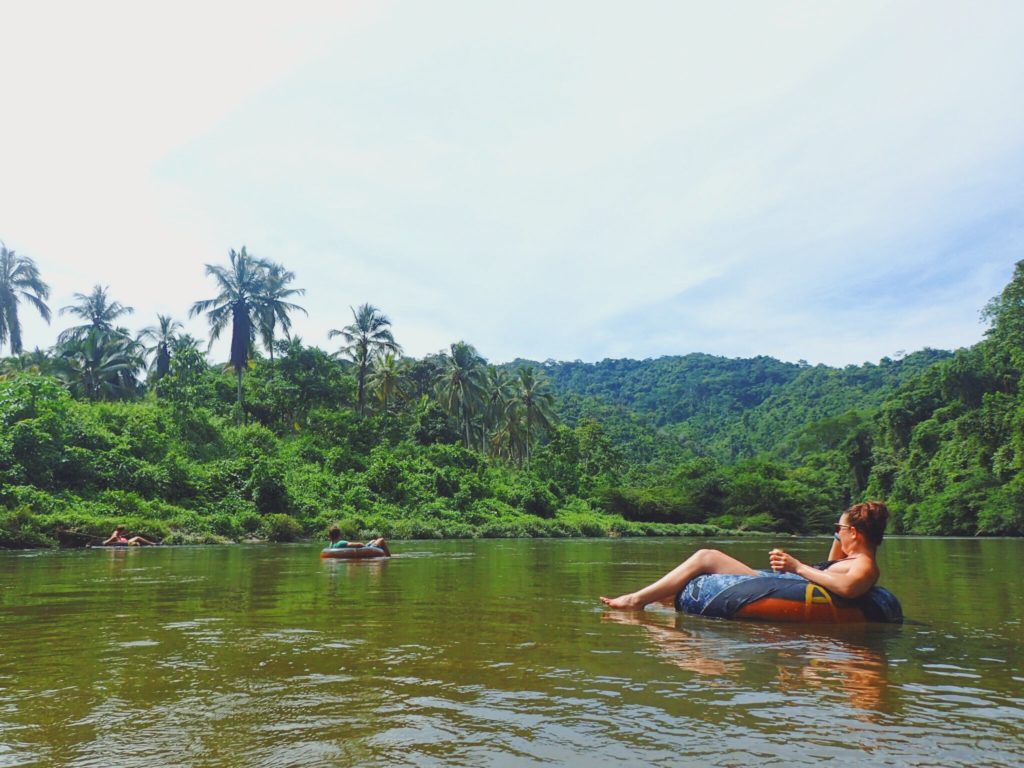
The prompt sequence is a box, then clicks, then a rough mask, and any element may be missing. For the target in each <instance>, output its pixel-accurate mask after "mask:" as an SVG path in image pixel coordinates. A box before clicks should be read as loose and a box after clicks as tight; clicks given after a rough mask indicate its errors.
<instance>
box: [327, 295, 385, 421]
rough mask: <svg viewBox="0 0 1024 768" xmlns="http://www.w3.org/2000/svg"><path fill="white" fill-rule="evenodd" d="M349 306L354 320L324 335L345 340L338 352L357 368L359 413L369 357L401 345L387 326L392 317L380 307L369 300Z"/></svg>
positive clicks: (368, 367) (361, 410)
mask: <svg viewBox="0 0 1024 768" xmlns="http://www.w3.org/2000/svg"><path fill="white" fill-rule="evenodd" d="M350 309H352V317H353V319H354V320H355V322H354V323H352V324H351V325H346V326H345V327H344V328H342V329H341V330H340V331H338V330H335V329H333V328H332V329H331V330H330V331H328V332H327V338H329V339H333V338H334V337H335V336H341V337H342V338H343V339H345V341H346V342H347V343H346V345H345V346H344V347H342V348H341V349H339V350H338V354H341V355H348V356H349V357H350V358H351V359H352V361H353V362H355V364H356V368H357V372H358V388H357V390H356V403H357V409H358V411H359V413H362V412H363V400H364V398H365V393H366V374H367V372H368V371H369V369H370V362H371V360H372V358H374V357H378V356H381V355H384V354H386V353H388V352H391V353H392V354H395V355H400V354H401V353H402V348H401V347H400V346H399V345H398V344H397V342H395V337H394V336H392V335H391V331H390V329H389V326H390V325H391V321H390V320H388V318H387V316H386V315H384V314H383V313H382V312H381V311H380V310H379V309H377V308H376V307H375V306H373V305H372V304H361V305H360V306H359V309H354V308H352V307H350Z"/></svg>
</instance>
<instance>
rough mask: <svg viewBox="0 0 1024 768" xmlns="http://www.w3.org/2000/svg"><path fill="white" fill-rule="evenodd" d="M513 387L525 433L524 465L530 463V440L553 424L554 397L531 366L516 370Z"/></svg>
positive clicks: (542, 378)
mask: <svg viewBox="0 0 1024 768" xmlns="http://www.w3.org/2000/svg"><path fill="white" fill-rule="evenodd" d="M517 373H518V379H517V381H516V387H515V392H516V394H515V402H516V405H517V407H518V408H519V410H520V412H521V415H522V419H523V426H524V428H525V433H526V463H527V465H529V463H530V440H531V438H533V437H534V436H536V435H537V434H539V433H540V432H541V431H543V430H547V429H550V428H551V426H552V424H554V423H555V420H556V417H555V412H554V407H555V396H554V395H553V394H552V393H551V388H550V387H549V386H548V383H547V381H546V380H545V379H544V377H543V374H541V375H538V373H537V371H536V369H534V368H533V366H530V365H527V366H523V367H522V368H520V369H519V370H518V372H517Z"/></svg>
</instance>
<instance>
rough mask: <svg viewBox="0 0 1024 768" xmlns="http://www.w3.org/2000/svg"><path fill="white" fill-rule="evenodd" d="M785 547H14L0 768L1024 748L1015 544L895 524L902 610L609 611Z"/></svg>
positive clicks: (813, 756) (852, 756)
mask: <svg viewBox="0 0 1024 768" xmlns="http://www.w3.org/2000/svg"><path fill="white" fill-rule="evenodd" d="M775 543H776V542H768V541H762V540H751V539H736V540H727V539H710V540H696V539H663V540H557V541H551V540H540V541H534V540H514V541H513V540H508V541H449V542H420V541H417V542H399V543H397V544H396V545H394V550H395V552H396V553H397V556H396V557H395V558H393V559H392V560H390V561H362V562H346V561H336V560H334V561H331V560H320V559H319V557H318V556H317V554H318V547H317V546H316V545H306V546H292V545H276V546H272V545H266V546H262V545H252V546H245V545H239V546H231V547H196V548H187V547H183V548H170V547H168V548H153V549H149V548H146V549H130V550H127V551H125V550H121V551H112V550H92V551H88V550H86V551H65V552H5V553H0V766H15V765H44V766H45V765H62V766H64V765H66V766H112V765H113V766H136V765H137V766H154V765H177V766H242V765H244V766H289V765H303V766H310V765H313V766H317V765H322V766H335V765H338V766H341V765H344V766H350V765H416V766H419V765H466V766H489V765H493V766H504V765H531V764H537V763H546V764H555V765H569V764H581V763H587V764H590V765H614V764H622V763H627V762H629V763H638V764H647V765H671V766H677V765H716V766H717V765H721V766H740V765H744V766H746V765H759V766H772V765H780V766H781V765H786V766H792V765H820V763H821V762H822V761H823V760H829V759H832V758H838V759H841V760H843V761H845V762H847V763H849V764H865V765H921V766H961V765H963V766H998V765H1006V766H1019V765H1021V764H1024V668H1022V663H1021V661H1022V652H1021V648H1022V640H1024V626H1022V621H1024V598H1022V585H1024V541H1021V540H966V539H965V540H954V539H932V540H926V539H898V538H894V539H891V540H887V541H886V543H885V545H884V546H883V547H882V549H881V551H880V564H881V567H882V571H883V576H882V581H881V583H882V584H883V585H884V586H887V587H888V588H889V589H891V590H892V591H893V592H895V593H896V594H897V595H898V596H899V597H900V598H901V600H902V602H903V608H904V612H905V614H906V616H907V619H908V621H907V623H906V624H904V625H903V626H899V627H896V626H871V627H840V628H828V627H822V626H803V627H794V626H781V625H771V624H757V623H747V622H728V621H720V620H714V619H703V618H698V617H691V616H677V615H676V614H675V613H674V612H672V611H670V610H668V609H665V608H654V607H649V608H648V610H647V611H645V612H643V613H633V614H629V613H621V612H610V611H606V610H604V609H603V607H602V606H601V605H600V604H599V603H598V601H597V596H598V595H600V594H618V593H620V592H623V591H627V590H632V589H635V588H637V587H638V586H641V585H642V584H644V583H646V582H648V581H650V580H652V579H653V578H655V577H656V576H659V575H661V573H662V572H663V571H665V570H667V569H668V568H669V567H671V566H674V565H675V564H676V563H677V562H678V561H679V560H680V559H682V557H683V556H685V555H686V554H688V552H689V551H691V550H692V549H694V548H695V547H700V546H713V547H717V548H721V549H725V550H726V551H728V552H730V553H732V554H734V555H736V556H738V557H740V558H741V559H744V560H746V561H747V562H749V563H751V564H753V565H755V566H757V567H764V566H765V564H766V560H767V550H768V549H769V548H770V547H771V546H772V545H773V544H775ZM782 543H783V546H784V547H785V548H786V549H787V550H788V551H790V552H792V553H793V554H794V555H796V556H797V557H800V558H801V559H805V560H808V561H814V560H819V559H823V558H824V556H825V553H826V551H827V549H828V541H827V540H826V539H794V540H787V541H785V542H782Z"/></svg>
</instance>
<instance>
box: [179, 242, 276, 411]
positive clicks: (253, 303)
mask: <svg viewBox="0 0 1024 768" xmlns="http://www.w3.org/2000/svg"><path fill="white" fill-rule="evenodd" d="M228 259H229V261H230V265H229V266H228V267H227V268H225V267H222V266H219V265H217V264H207V265H206V274H207V275H208V276H210V277H212V278H213V279H214V281H215V282H216V283H217V288H218V290H219V291H220V292H219V293H218V294H217V295H216V296H215V297H214V298H212V299H206V300H204V301H197V302H196V303H195V304H193V305H192V308H191V309H190V310H189V312H188V315H189V317H195V316H196V315H200V314H202V313H203V312H205V313H206V317H207V319H208V320H209V323H210V344H209V346H213V343H214V342H215V341H216V340H217V339H219V338H220V334H221V333H222V332H223V330H224V329H225V328H227V327H228V324H229V323H230V324H231V357H230V359H229V364H230V365H231V367H232V368H234V369H235V376H236V378H237V382H238V405H239V407H241V405H242V371H244V370H245V369H246V367H247V366H248V364H249V350H250V348H251V346H252V343H253V341H254V340H255V338H256V327H257V323H258V316H259V310H260V307H261V303H260V296H261V295H262V293H263V288H264V283H265V278H266V272H267V270H268V269H269V267H270V264H269V263H268V262H266V261H264V260H263V259H257V258H255V257H254V256H250V255H249V254H248V252H247V251H246V250H245V246H244V245H243V246H242V250H240V251H235V250H234V249H232V250H231V251H230V252H229V253H228Z"/></svg>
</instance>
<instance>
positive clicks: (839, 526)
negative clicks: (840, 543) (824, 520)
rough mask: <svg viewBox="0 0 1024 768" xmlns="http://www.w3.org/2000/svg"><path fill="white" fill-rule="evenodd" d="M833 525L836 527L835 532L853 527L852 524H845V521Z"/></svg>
mask: <svg viewBox="0 0 1024 768" xmlns="http://www.w3.org/2000/svg"><path fill="white" fill-rule="evenodd" d="M833 527H834V528H835V529H836V533H839V531H840V530H842V529H843V528H853V526H852V525H846V524H845V523H836V524H835V525H834V526H833Z"/></svg>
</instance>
